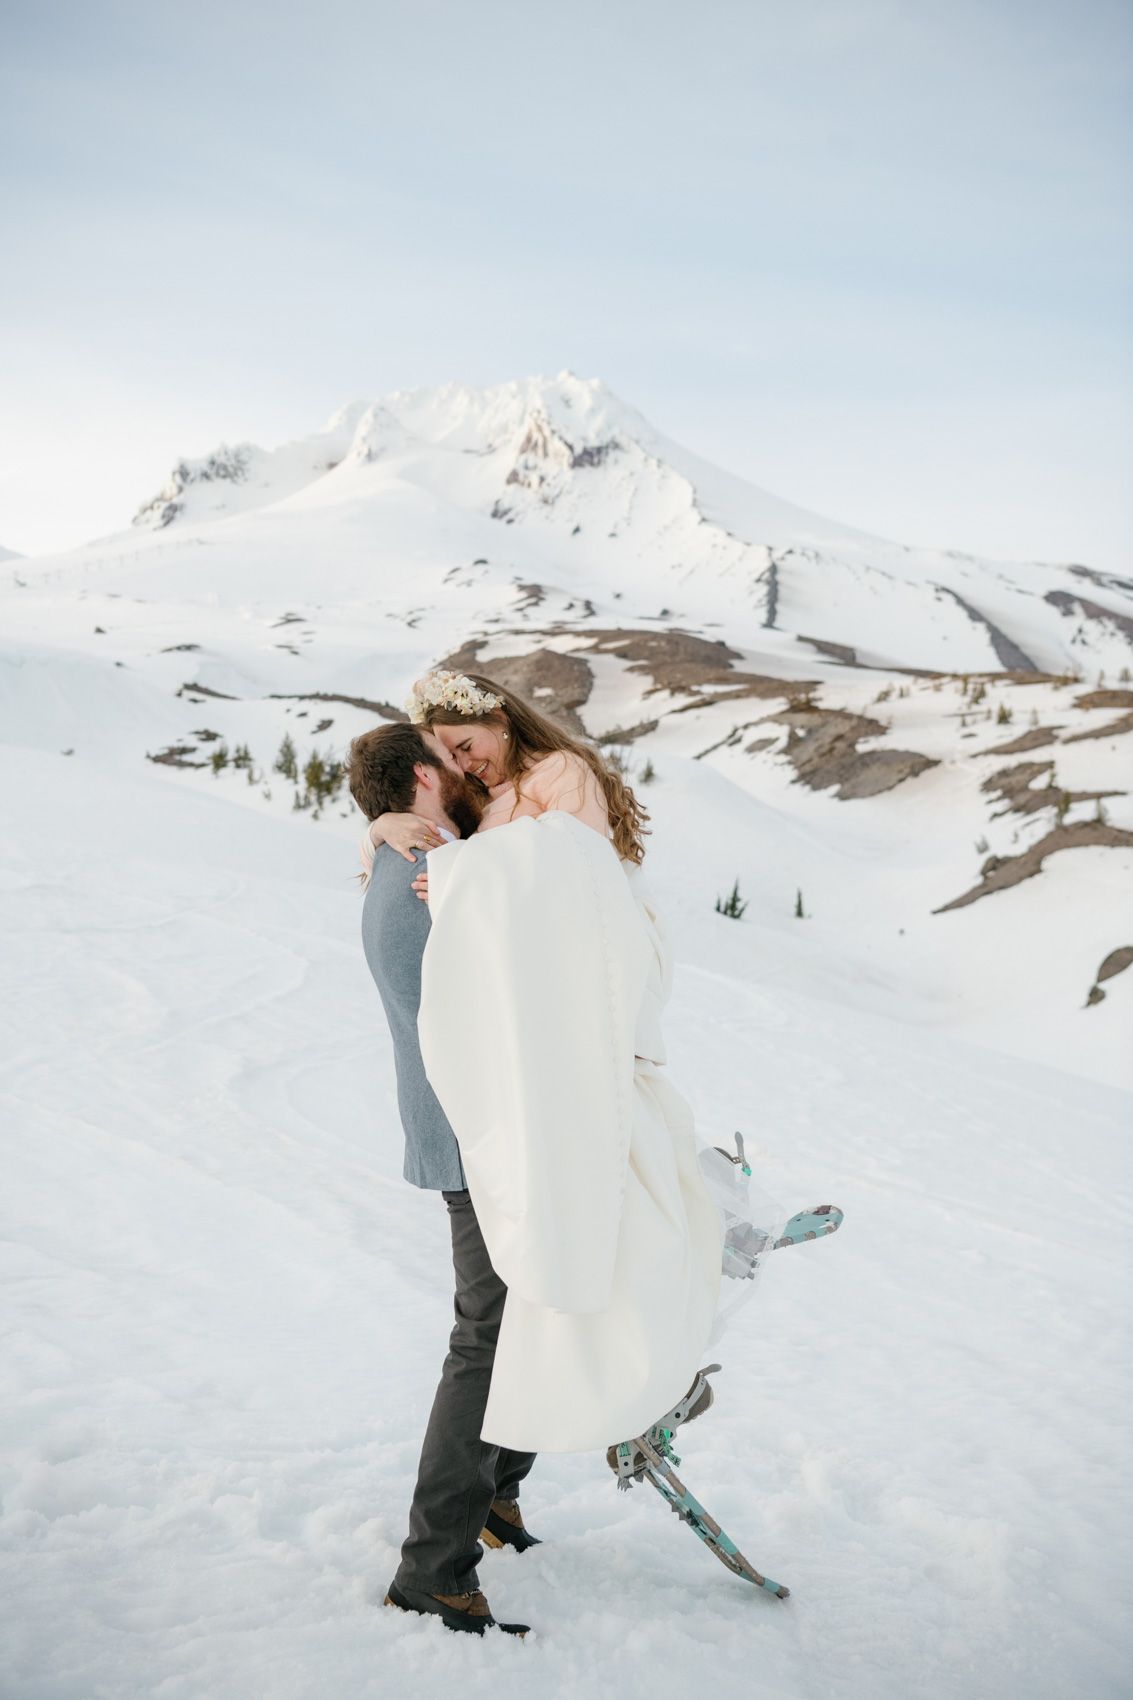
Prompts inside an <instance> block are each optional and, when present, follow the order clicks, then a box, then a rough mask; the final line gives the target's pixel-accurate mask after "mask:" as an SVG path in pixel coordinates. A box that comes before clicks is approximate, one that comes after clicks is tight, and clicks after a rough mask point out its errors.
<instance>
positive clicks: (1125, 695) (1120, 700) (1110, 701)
mask: <svg viewBox="0 0 1133 1700" xmlns="http://www.w3.org/2000/svg"><path fill="white" fill-rule="evenodd" d="M1074 707H1075V708H1133V691H1086V692H1084V693H1083V695H1082V696H1080V697H1075V698H1074Z"/></svg>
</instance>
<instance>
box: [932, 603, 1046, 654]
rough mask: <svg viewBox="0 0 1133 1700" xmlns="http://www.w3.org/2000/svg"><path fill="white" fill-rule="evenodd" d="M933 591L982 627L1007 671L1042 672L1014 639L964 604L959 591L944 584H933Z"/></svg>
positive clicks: (969, 605) (977, 610) (974, 609)
mask: <svg viewBox="0 0 1133 1700" xmlns="http://www.w3.org/2000/svg"><path fill="white" fill-rule="evenodd" d="M933 589H934V590H936V591H939V592H940V594H941V595H943V596H950V597H951V598H952V600H953V602H958V603H959V605H960V607H961V608H962V609H963V610H964V612H965V614H966V615H967V616H968V618H969V620H971V621H972V622H973V623H974V624H975V625H977V626H983V627H984V629H985V630H986V632H987V635H988V637H989V638H990V639H991V647H992V648H993V649H994V651H995V654H996V658H997V660H998V661H1000V662H1001V664H1002V665H1003V666H1004V667H1006V668H1007V669H1008V670H1009V671H1013V672H1018V673H1040V672H1041V671H1042V669H1041V668H1040V667H1038V666H1036V664H1035V663H1034V662H1033V661H1032V660H1031V658H1030V656H1029V655H1028V654H1027V653H1026V651H1025V650H1022V649H1020V648H1019V645H1018V644H1017V643H1016V642H1015V640H1014V638H1009V637H1008V636H1007V633H1006V632H1003V631H1000V629H999V627H998V626H997V625H995V624H994V623H993V622H992V621H991V620H989V619H988V617H987V615H986V614H981V613H980V610H979V609H978V608H974V607H973V606H972V604H971V603H970V602H965V600H964V598H963V597H962V596H961V595H960V593H959V591H957V590H950V589H949V587H948V586H947V585H946V584H935V585H933Z"/></svg>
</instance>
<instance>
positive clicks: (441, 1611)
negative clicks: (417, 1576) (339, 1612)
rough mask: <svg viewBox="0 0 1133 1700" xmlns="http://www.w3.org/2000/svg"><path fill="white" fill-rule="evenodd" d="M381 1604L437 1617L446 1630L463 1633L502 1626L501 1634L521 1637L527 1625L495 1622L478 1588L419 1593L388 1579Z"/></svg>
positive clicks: (479, 1631) (476, 1633)
mask: <svg viewBox="0 0 1133 1700" xmlns="http://www.w3.org/2000/svg"><path fill="white" fill-rule="evenodd" d="M385 1604H386V1605H387V1606H397V1607H398V1609H399V1610H400V1611H413V1612H417V1613H418V1615H419V1616H421V1617H439V1618H440V1620H441V1622H442V1623H443V1624H444V1625H445V1627H446V1629H455V1630H458V1631H463V1633H465V1634H467V1635H483V1634H484V1632H485V1631H486V1630H488V1629H502V1630H503V1632H504V1634H505V1635H519V1636H521V1637H522V1636H524V1635H526V1634H527V1631H528V1630H529V1629H530V1627H531V1625H530V1624H528V1623H497V1622H496V1619H495V1618H494V1617H493V1616H492V1613H491V1611H490V1610H489V1607H488V1602H487V1600H486V1599H485V1598H484V1596H483V1594H482V1593H481V1592H480V1590H479V1588H473V1589H470V1590H469V1591H468V1592H467V1593H464V1594H423V1593H419V1592H418V1590H417V1589H416V1588H399V1587H398V1585H397V1583H396V1582H391V1583H390V1585H389V1593H388V1594H387V1595H386V1597H385Z"/></svg>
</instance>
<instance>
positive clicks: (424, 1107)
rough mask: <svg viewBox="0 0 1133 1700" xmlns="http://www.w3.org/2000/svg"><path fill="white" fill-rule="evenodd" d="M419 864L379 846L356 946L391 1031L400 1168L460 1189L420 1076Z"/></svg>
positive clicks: (448, 1136)
mask: <svg viewBox="0 0 1133 1700" xmlns="http://www.w3.org/2000/svg"><path fill="white" fill-rule="evenodd" d="M420 871H421V870H420V864H419V863H411V862H407V861H406V860H405V857H404V856H401V855H399V854H398V852H397V851H396V850H391V849H390V847H389V845H388V844H382V845H379V847H378V850H377V853H376V854H375V856H374V871H373V876H372V878H371V880H370V885H369V889H368V890H367V892H366V900H365V902H364V903H363V905H362V947H363V949H364V950H365V952H366V961H367V963H368V964H369V967H370V973H371V974H372V975H373V976H374V980H375V983H376V984H377V988H378V991H379V993H380V994H381V999H382V1004H383V1006H384V1008H385V1012H386V1020H387V1021H388V1022H389V1030H390V1033H391V1035H392V1036H393V1059H394V1064H395V1067H396V1069H397V1107H398V1110H399V1111H400V1113H401V1125H402V1127H403V1129H404V1130H405V1166H404V1168H403V1170H402V1173H403V1174H404V1176H405V1178H406V1180H407V1181H411V1182H412V1183H413V1185H414V1186H421V1187H431V1188H434V1189H437V1190H440V1191H444V1192H459V1191H462V1190H463V1189H464V1188H466V1187H467V1185H468V1181H467V1179H466V1178H465V1174H464V1167H463V1165H462V1163H461V1161H460V1148H459V1146H458V1145H457V1143H456V1135H455V1134H454V1133H453V1131H452V1128H451V1127H450V1126H449V1124H448V1118H447V1117H446V1116H445V1113H444V1111H443V1110H442V1109H441V1106H440V1105H439V1104H438V1102H437V1099H436V1095H435V1094H434V1092H433V1088H432V1087H431V1086H430V1085H429V1082H428V1080H427V1079H426V1078H425V1065H424V1064H423V1062H422V1061H421V1046H420V1043H419V1041H418V1038H417V1011H418V1008H419V1007H420V1003H421V958H422V956H423V954H424V951H425V940H426V939H427V938H428V936H429V905H428V904H427V903H422V901H421V899H420V898H419V897H418V896H417V894H416V892H415V891H414V890H413V887H412V881H413V880H414V879H416V877H417V875H418V873H419V872H420Z"/></svg>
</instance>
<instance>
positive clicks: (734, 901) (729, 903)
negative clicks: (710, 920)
mask: <svg viewBox="0 0 1133 1700" xmlns="http://www.w3.org/2000/svg"><path fill="white" fill-rule="evenodd" d="M746 908H747V904H746V903H745V902H743V901H741V899H740V882H739V880H738V879H737V880H736V882H735V884H734V885H733V887H732V890H731V895H730V896H728V897H727V898H724V897H718V898H717V899H716V913H717V915H726V916H727V917H728V919H729V920H730V921H738V920H740V919H741V918H742V916H743V912H744V910H745V909H746Z"/></svg>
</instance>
